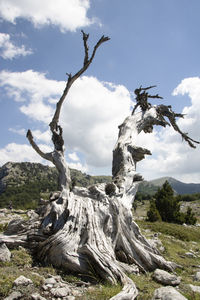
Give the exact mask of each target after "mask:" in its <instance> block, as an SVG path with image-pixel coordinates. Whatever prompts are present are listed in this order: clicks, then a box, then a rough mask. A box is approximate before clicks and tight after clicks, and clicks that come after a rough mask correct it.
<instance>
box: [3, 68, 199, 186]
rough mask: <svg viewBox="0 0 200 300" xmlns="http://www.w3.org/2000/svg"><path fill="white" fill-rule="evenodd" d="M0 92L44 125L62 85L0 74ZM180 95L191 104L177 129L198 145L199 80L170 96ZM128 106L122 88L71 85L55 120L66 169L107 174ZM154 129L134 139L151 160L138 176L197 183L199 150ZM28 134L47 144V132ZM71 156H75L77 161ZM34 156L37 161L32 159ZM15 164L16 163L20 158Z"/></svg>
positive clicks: (30, 75) (92, 81)
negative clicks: (61, 134)
mask: <svg viewBox="0 0 200 300" xmlns="http://www.w3.org/2000/svg"><path fill="white" fill-rule="evenodd" d="M0 86H2V87H3V88H4V89H5V92H6V93H7V94H8V96H9V97H11V98H12V99H14V100H15V101H22V102H19V109H20V110H21V112H22V113H24V114H26V115H27V117H29V118H31V119H33V120H35V121H38V120H39V121H42V122H43V123H44V124H46V125H48V124H49V121H50V120H51V118H52V114H53V112H54V110H55V102H56V100H58V99H59V97H60V95H61V93H62V91H63V88H64V86H65V83H64V82H60V81H56V80H50V79H47V78H46V75H45V74H41V73H38V72H34V71H32V70H29V71H26V72H22V73H9V72H5V71H2V72H1V73H0ZM184 94H188V95H189V98H190V99H191V103H189V104H188V106H187V107H184V108H183V113H186V116H185V118H184V119H179V120H178V125H179V127H180V128H181V130H182V131H183V132H188V133H189V136H191V137H192V138H194V139H196V140H200V136H199V128H200V102H199V98H200V78H187V79H184V80H183V81H182V82H181V83H180V84H179V85H178V86H177V87H176V89H175V90H174V92H173V95H174V96H178V95H184ZM188 102H189V101H188ZM131 105H132V102H131V97H130V93H129V91H128V90H127V89H126V88H125V87H124V86H122V85H114V84H112V83H106V82H100V81H99V80H98V79H97V78H94V77H86V76H83V77H81V78H79V79H78V80H77V81H76V82H75V83H74V84H73V86H72V88H71V89H70V91H69V94H68V97H67V101H65V102H64V105H63V107H62V110H61V117H60V121H61V125H62V127H63V132H64V140H65V145H66V148H67V152H68V158H69V162H70V167H72V168H78V169H81V170H82V171H84V172H86V171H87V172H89V173H91V171H92V173H93V174H98V173H101V174H103V173H104V172H103V170H108V169H110V172H111V161H112V149H113V147H114V144H115V142H116V140H117V134H118V128H117V127H118V125H119V124H121V123H122V122H123V120H124V118H125V117H126V116H127V115H129V114H130V107H131ZM155 129H156V130H154V132H153V133H151V134H144V133H142V134H140V135H139V137H138V140H137V141H136V145H141V146H143V147H146V148H148V149H149V150H151V152H152V154H153V155H152V156H150V157H148V158H147V159H145V160H143V161H142V162H140V163H138V166H137V167H138V171H139V172H140V173H141V174H142V175H143V176H144V177H145V179H147V180H149V179H153V178H156V177H161V176H173V177H175V178H177V179H180V180H183V181H185V182H199V181H200V174H199V165H198V163H197V162H198V161H199V156H200V150H199V148H200V147H197V149H191V148H190V147H189V146H188V144H187V143H186V142H184V141H182V139H181V136H180V135H179V134H178V133H177V132H175V131H174V130H173V128H172V127H167V128H161V129H159V130H158V129H157V127H156V128H155ZM21 133H22V131H21ZM33 134H34V136H35V138H36V139H38V140H39V141H41V142H43V143H44V142H46V143H49V141H50V135H49V133H47V131H45V132H42V131H41V130H36V131H33ZM21 152H23V151H21ZM7 153H8V149H6V150H5V149H4V151H3V152H0V154H1V157H5V155H6V154H7ZM11 153H12V151H11ZM25 153H26V152H25ZM77 153H81V159H79V156H77ZM34 155H36V156H37V159H38V155H37V154H35V153H34ZM17 158H18V159H19V160H20V159H21V158H22V157H20V156H19V157H17ZM27 158H28V154H27ZM31 159H32V157H31V158H30V160H31ZM34 159H36V158H34ZM78 159H79V160H78Z"/></svg>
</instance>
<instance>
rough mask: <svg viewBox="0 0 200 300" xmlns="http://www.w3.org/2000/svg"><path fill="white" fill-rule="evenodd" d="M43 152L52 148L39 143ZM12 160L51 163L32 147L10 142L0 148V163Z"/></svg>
mask: <svg viewBox="0 0 200 300" xmlns="http://www.w3.org/2000/svg"><path fill="white" fill-rule="evenodd" d="M39 147H40V148H41V149H42V150H43V151H44V152H51V151H52V149H51V148H50V147H48V146H46V145H42V144H41V145H39ZM8 161H12V162H22V161H30V162H38V163H42V164H48V165H52V164H51V163H49V162H48V161H46V160H44V159H42V158H41V157H40V156H39V155H38V154H37V153H36V152H35V150H33V148H32V147H31V146H29V145H25V144H16V143H10V144H8V145H7V146H6V147H5V148H1V149H0V165H3V164H5V163H7V162H8Z"/></svg>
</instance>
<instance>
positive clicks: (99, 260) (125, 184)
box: [0, 32, 194, 300]
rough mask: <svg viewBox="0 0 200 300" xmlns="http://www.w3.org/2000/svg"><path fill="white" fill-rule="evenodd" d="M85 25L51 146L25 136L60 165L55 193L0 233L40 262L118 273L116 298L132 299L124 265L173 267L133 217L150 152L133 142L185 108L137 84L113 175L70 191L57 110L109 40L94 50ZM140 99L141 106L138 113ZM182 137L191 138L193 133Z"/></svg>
mask: <svg viewBox="0 0 200 300" xmlns="http://www.w3.org/2000/svg"><path fill="white" fill-rule="evenodd" d="M82 33H83V41H84V49H85V58H84V64H83V67H82V68H81V69H80V70H79V71H78V72H77V73H76V74H75V75H74V76H72V75H71V74H69V77H68V81H67V84H66V88H65V90H64V92H63V95H62V97H61V98H60V100H59V101H58V103H57V106H56V111H55V114H54V116H53V119H52V122H51V123H50V129H51V132H52V141H53V143H54V151H53V152H52V153H43V152H42V151H41V150H40V149H39V147H38V146H37V145H36V143H35V142H34V140H33V136H32V133H31V131H30V130H29V131H28V132H27V137H28V140H29V142H30V144H31V145H32V147H33V148H34V149H35V150H36V151H37V153H38V154H39V155H40V156H42V157H43V158H45V159H47V160H50V161H51V162H52V163H53V164H54V165H55V166H56V168H57V169H58V172H59V185H60V191H59V192H58V193H55V194H54V195H53V196H51V198H50V201H49V203H48V205H46V207H45V208H44V209H43V211H42V212H41V214H40V216H39V217H38V219H37V220H35V221H34V220H31V221H26V222H19V224H17V226H15V227H14V228H12V226H11V227H9V226H8V231H7V232H5V234H4V235H2V236H1V237H0V239H1V241H4V242H5V243H6V244H7V245H8V246H10V247H12V246H13V245H14V244H17V245H23V246H25V247H29V248H30V249H32V250H34V253H35V255H37V257H38V259H40V260H41V261H42V262H46V263H49V264H52V265H53V266H55V267H61V268H63V269H66V270H67V271H68V272H69V271H71V272H75V273H77V274H85V275H89V276H91V275H92V276H96V277H99V278H102V279H105V280H108V281H110V282H111V283H113V284H115V283H116V282H117V281H120V282H121V283H122V285H123V289H122V291H121V292H120V293H119V294H118V295H116V296H114V297H113V298H112V299H114V300H121V299H135V298H136V296H137V294H138V291H137V289H136V286H135V284H134V283H133V281H132V280H131V279H130V278H129V277H128V276H127V275H126V274H127V273H132V272H136V273H137V272H146V271H152V270H154V269H156V268H162V269H167V270H171V271H172V270H173V267H174V264H173V263H171V262H168V261H166V260H165V259H164V258H163V257H162V256H161V255H160V254H159V252H158V250H157V249H155V248H154V247H152V246H151V245H150V244H149V243H148V241H147V240H146V239H145V238H144V237H143V235H142V234H141V232H140V230H139V228H138V226H137V224H136V223H135V222H134V221H133V218H132V212H131V206H132V202H133V200H134V197H135V194H136V191H137V186H138V184H139V182H140V181H141V180H142V178H141V176H140V175H139V174H137V173H136V164H137V162H139V161H140V160H142V159H143V158H144V157H145V154H147V155H149V154H151V153H150V151H149V150H147V149H145V148H141V147H138V146H137V145H135V140H136V137H137V135H138V134H139V133H140V132H141V131H144V132H151V131H152V129H153V125H155V124H156V125H161V126H166V125H167V124H168V125H169V123H168V122H167V121H166V120H165V119H164V116H167V117H168V119H169V121H170V123H171V124H172V126H173V127H174V128H175V130H177V131H178V132H179V133H181V134H182V132H181V131H180V130H179V128H178V127H177V125H176V122H175V117H176V116H179V117H180V116H182V115H177V114H176V115H175V114H174V113H173V112H172V111H171V110H170V108H169V107H166V106H162V105H161V106H157V107H154V106H151V105H150V104H149V103H145V102H144V101H143V102H141V103H142V105H141V103H140V99H139V96H141V95H143V96H145V97H146V98H145V99H146V100H147V98H148V96H149V95H148V94H147V93H145V92H144V93H143V94H140V91H141V90H142V89H141V88H140V89H139V92H138V90H137V94H136V95H137V97H138V98H136V100H138V99H139V100H138V103H137V104H136V107H135V108H134V111H133V114H132V115H131V116H129V117H127V118H126V119H125V121H124V122H123V124H122V125H121V126H120V127H119V137H118V141H117V143H116V146H115V148H114V151H113V168H112V173H113V181H112V183H110V184H107V185H105V184H97V185H93V186H90V187H89V188H80V187H74V189H73V190H72V191H70V182H71V180H70V171H69V168H68V166H67V163H66V161H65V157H64V147H63V145H64V141H63V138H62V128H61V127H60V125H59V124H58V122H59V115H60V110H61V107H62V103H63V101H64V99H65V97H66V95H67V93H68V91H69V89H70V87H71V85H72V83H73V82H74V81H75V80H76V79H77V78H78V77H79V76H80V75H81V74H82V73H83V72H84V71H85V70H86V69H87V68H88V67H89V65H90V63H91V62H92V60H93V58H94V56H95V53H96V50H97V48H98V47H99V46H100V45H101V44H102V43H103V42H105V41H107V40H108V38H107V37H104V36H103V37H102V38H101V39H100V40H99V41H98V43H97V44H96V46H95V47H94V50H93V53H92V56H91V58H89V56H88V46H87V40H88V36H89V35H86V34H85V33H84V32H82ZM151 97H158V96H157V95H156V96H151ZM143 100H144V99H143ZM139 105H140V106H141V111H140V112H138V113H136V112H135V110H136V108H137V107H138V106H139ZM182 136H183V134H182ZM184 138H185V139H186V140H187V141H188V142H190V143H191V144H192V142H191V139H190V138H188V137H187V136H184ZM192 141H193V140H192ZM193 142H194V141H193ZM192 145H193V144H192ZM33 221H34V222H33Z"/></svg>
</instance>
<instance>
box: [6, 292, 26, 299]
mask: <svg viewBox="0 0 200 300" xmlns="http://www.w3.org/2000/svg"><path fill="white" fill-rule="evenodd" d="M21 297H22V294H21V293H20V292H12V293H11V294H10V295H9V296H8V297H6V298H4V300H17V299H20V298H21Z"/></svg>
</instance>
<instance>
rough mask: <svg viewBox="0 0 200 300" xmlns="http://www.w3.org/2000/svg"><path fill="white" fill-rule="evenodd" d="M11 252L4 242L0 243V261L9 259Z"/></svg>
mask: <svg viewBox="0 0 200 300" xmlns="http://www.w3.org/2000/svg"><path fill="white" fill-rule="evenodd" d="M10 257H11V253H10V250H9V249H8V248H7V246H6V244H5V243H0V261H3V262H5V261H10Z"/></svg>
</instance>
